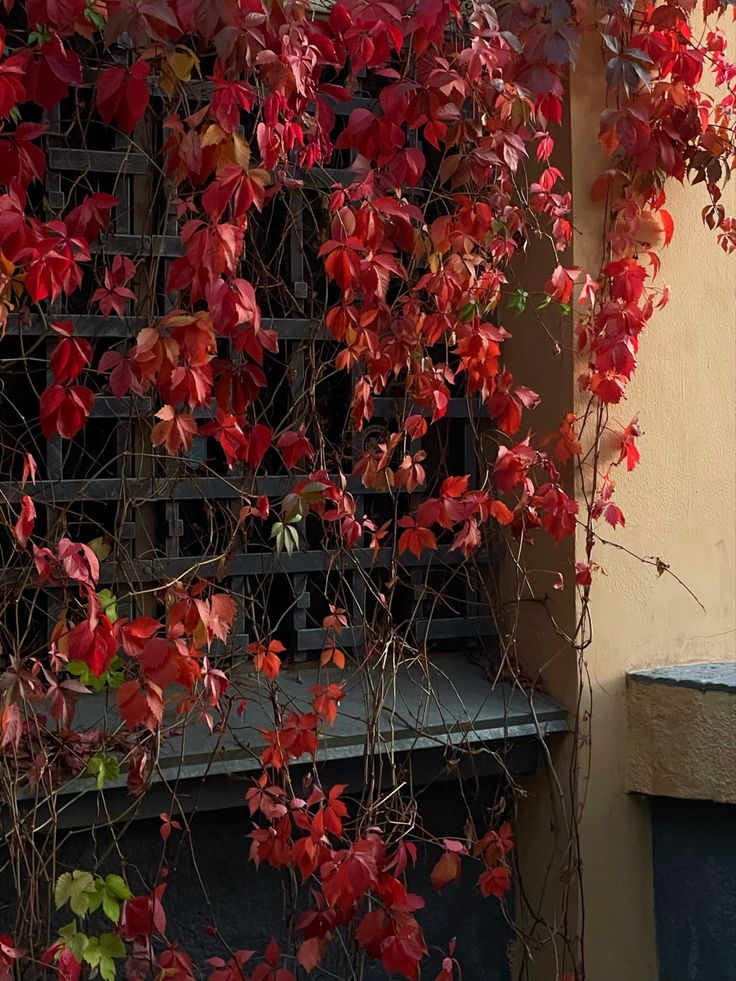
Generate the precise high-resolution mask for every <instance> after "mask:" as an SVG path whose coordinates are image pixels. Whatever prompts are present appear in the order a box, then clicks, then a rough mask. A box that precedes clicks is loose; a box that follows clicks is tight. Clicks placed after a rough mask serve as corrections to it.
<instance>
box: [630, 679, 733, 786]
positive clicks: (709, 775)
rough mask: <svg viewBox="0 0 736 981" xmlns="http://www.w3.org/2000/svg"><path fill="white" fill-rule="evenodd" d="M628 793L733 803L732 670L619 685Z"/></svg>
mask: <svg viewBox="0 0 736 981" xmlns="http://www.w3.org/2000/svg"><path fill="white" fill-rule="evenodd" d="M626 692H627V703H628V740H629V790H631V791H634V792H636V793H641V794H650V795H653V796H658V797H681V798H689V799H693V800H712V801H719V802H722V803H732V804H733V803H736V663H702V664H681V665H673V666H671V667H665V668H654V669H652V670H650V671H634V672H632V673H631V674H629V675H628V676H627V678H626Z"/></svg>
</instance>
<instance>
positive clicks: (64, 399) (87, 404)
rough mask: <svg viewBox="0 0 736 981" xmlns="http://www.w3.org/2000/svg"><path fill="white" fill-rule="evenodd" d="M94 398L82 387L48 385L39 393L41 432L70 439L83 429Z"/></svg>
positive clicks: (47, 435)
mask: <svg viewBox="0 0 736 981" xmlns="http://www.w3.org/2000/svg"><path fill="white" fill-rule="evenodd" d="M94 401H95V397H94V395H93V393H92V391H91V390H90V389H89V388H87V387H86V386H84V385H50V386H49V387H48V388H46V389H44V391H43V392H42V393H41V400H40V410H41V432H42V433H43V434H44V436H45V437H46V438H47V439H50V438H51V437H52V436H56V435H57V434H58V435H59V436H62V437H63V438H64V439H72V438H73V437H74V436H76V435H77V433H78V432H79V431H80V429H82V428H83V427H84V424H85V423H86V421H87V419H88V417H89V414H90V412H91V411H92V406H93V405H94Z"/></svg>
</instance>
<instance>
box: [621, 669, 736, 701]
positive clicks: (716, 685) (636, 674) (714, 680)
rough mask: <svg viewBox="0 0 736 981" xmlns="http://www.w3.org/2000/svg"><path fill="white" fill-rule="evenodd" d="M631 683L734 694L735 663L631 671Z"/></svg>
mask: <svg viewBox="0 0 736 981" xmlns="http://www.w3.org/2000/svg"><path fill="white" fill-rule="evenodd" d="M628 677H629V679H630V680H631V681H632V682H636V683H639V684H644V685H672V686H674V687H677V688H695V689H696V690H698V691H730V692H734V694H736V661H698V662H696V663H694V664H669V665H665V666H664V667H661V668H648V669H647V670H645V671H631V672H629V674H628Z"/></svg>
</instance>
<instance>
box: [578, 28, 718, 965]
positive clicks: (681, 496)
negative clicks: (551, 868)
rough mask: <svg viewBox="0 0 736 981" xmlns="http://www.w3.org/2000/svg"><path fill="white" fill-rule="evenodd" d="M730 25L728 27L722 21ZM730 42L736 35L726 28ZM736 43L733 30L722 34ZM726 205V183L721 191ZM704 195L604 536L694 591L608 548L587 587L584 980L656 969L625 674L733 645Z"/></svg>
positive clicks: (674, 201)
mask: <svg viewBox="0 0 736 981" xmlns="http://www.w3.org/2000/svg"><path fill="white" fill-rule="evenodd" d="M731 34H732V35H733V34H734V32H733V30H732V31H731ZM734 41H736V38H734ZM732 43H734V42H732ZM598 57H599V55H598V54H597V52H584V53H583V57H582V63H581V65H580V66H579V70H578V71H577V72H576V73H575V76H574V78H573V83H572V85H573V110H572V156H573V195H574V200H575V202H576V210H575V225H576V229H577V236H576V241H575V257H574V258H575V263H576V264H578V265H582V266H588V267H592V268H596V264H597V260H598V256H599V254H600V242H601V213H600V210H599V207H598V206H594V205H591V204H590V203H588V189H589V187H590V185H591V183H592V181H593V179H594V177H595V175H596V173H597V172H598V170H599V168H600V165H601V163H602V161H601V158H600V157H599V156H598V155H597V154H596V153H595V152H593V151H592V149H591V148H592V147H593V145H594V139H595V135H596V133H597V130H598V119H599V115H600V110H601V107H602V104H603V93H602V91H601V90H600V89H596V87H595V86H593V85H591V78H594V77H600V74H601V73H600V69H599V68H598V67H597V66H596V65H595V59H597V58H598ZM724 197H725V198H726V200H725V204H726V210H727V212H729V213H734V212H735V211H736V189H734V187H733V185H732V186H731V187H730V188H729V190H728V191H727V193H726V195H725V196H724ZM704 204H705V196H704V194H703V193H701V192H700V190H699V189H694V190H693V189H689V188H686V189H680V188H675V189H674V190H673V191H672V192H671V196H670V210H671V212H672V215H673V217H674V220H675V226H676V231H675V239H674V241H673V243H672V245H671V246H670V247H669V248H668V249H667V250H665V252H664V254H663V257H662V258H663V263H662V272H661V280H660V281H661V283H662V284H664V283H669V284H671V285H672V288H673V296H672V301H671V303H670V305H669V307H668V308H667V309H666V310H665V311H663V312H660V313H658V314H657V315H655V317H654V318H653V320H652V323H651V327H650V329H649V331H648V332H647V333H646V335H645V336H644V337H643V339H642V344H641V351H640V358H639V370H638V373H637V376H636V380H635V382H634V383H633V384H632V386H631V388H630V390H629V397H628V401H627V402H626V403H624V404H623V405H622V406H621V407H620V408H619V409H618V410H617V411H616V412H615V414H614V415H615V418H616V419H617V420H618V421H619V422H621V423H622V424H624V425H625V424H626V423H628V421H629V419H630V418H631V416H632V415H633V414H634V413H635V412H639V413H640V425H641V426H642V428H643V429H644V431H645V433H646V435H645V437H644V438H643V439H642V440H641V441H640V445H641V452H642V462H641V465H640V467H639V468H638V469H637V470H636V471H635V472H634V473H633V474H630V475H626V474H625V473H622V474H621V475H620V479H619V480H618V481H617V500H618V502H619V504H620V505H621V507H622V508H623V510H624V512H625V513H626V516H627V523H626V528H625V529H619V530H617V531H615V532H613V531H612V532H611V535H610V536H609V537H610V538H611V539H612V540H614V541H615V542H617V543H618V544H620V545H621V546H623V547H624V548H626V549H628V550H630V551H631V552H633V553H635V554H636V555H641V556H653V555H657V556H660V557H661V558H662V559H663V560H664V561H666V562H667V563H669V565H670V566H671V568H672V570H673V571H674V572H676V574H677V575H678V576H680V577H681V578H682V579H683V580H684V581H685V582H686V583H687V585H688V587H689V588H690V589H691V590H692V591H693V592H694V593H695V594H696V595H697V596H698V598H699V599H700V601H701V602H702V603H703V605H704V606H705V612H704V611H703V610H702V609H701V608H700V607H699V606H698V604H697V603H696V602H695V601H694V600H693V599H692V598H691V597H690V596H689V595H688V594H687V592H686V591H685V590H684V589H683V588H682V587H681V586H680V585H679V584H678V583H677V582H676V581H675V580H674V579H672V578H671V577H670V576H667V575H664V576H662V577H661V578H660V577H658V576H657V574H656V571H655V570H654V569H653V568H652V567H651V566H648V565H644V564H642V563H640V562H638V561H637V560H636V559H635V558H632V557H631V556H629V555H627V554H626V553H625V552H623V551H619V550H617V549H615V548H613V547H602V548H600V549H599V550H598V555H597V560H598V561H599V562H600V563H601V564H602V565H603V566H604V568H605V570H606V573H607V575H606V576H605V577H600V578H599V579H598V582H597V584H596V586H595V589H594V592H593V617H594V634H595V638H594V643H593V646H592V648H591V649H590V651H589V652H588V664H589V668H590V674H591V681H592V686H593V724H592V727H593V737H592V766H591V774H590V782H589V786H588V791H587V802H586V808H585V816H584V824H583V835H582V848H583V870H584V872H583V874H584V882H585V885H586V887H587V889H586V899H585V905H586V911H585V912H586V938H587V960H588V977H589V978H590V979H591V981H620V979H621V978H626V981H653V979H656V978H657V969H656V958H655V946H654V913H653V891H652V873H651V868H652V863H651V850H650V823H649V818H648V813H647V807H646V804H645V802H644V801H643V800H642V799H639V798H637V797H635V796H628V795H627V790H628V789H629V786H630V785H629V777H628V774H627V716H626V701H625V674H626V672H627V671H631V670H634V669H637V668H646V667H651V666H656V665H661V664H668V663H678V662H685V661H695V660H705V661H719V660H729V659H736V578H735V568H736V559H735V552H736V547H735V544H736V543H735V538H736V468H735V466H734V460H735V459H736V260H735V259H734V257H731V258H728V257H726V256H725V254H724V253H722V252H721V250H720V249H719V248H718V247H717V245H716V242H715V238H714V236H713V235H712V234H711V233H710V232H709V231H708V230H707V229H706V228H704V226H703V225H702V223H701V220H700V209H701V208H702V206H703V205H704Z"/></svg>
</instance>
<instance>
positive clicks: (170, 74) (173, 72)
mask: <svg viewBox="0 0 736 981" xmlns="http://www.w3.org/2000/svg"><path fill="white" fill-rule="evenodd" d="M194 67H196V68H197V70H199V58H197V56H196V55H195V53H194V52H193V51H190V50H189V48H175V49H174V50H173V51H167V52H166V56H165V58H164V61H163V62H162V64H161V79H160V83H159V84H160V85H161V88H162V89H163V90H164V92H165V93H166V94H167V95H169V96H170V95H173V94H174V89H175V88H176V83H177V82H189V81H190V80H191V78H192V69H193V68H194Z"/></svg>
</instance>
